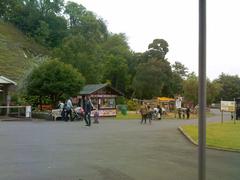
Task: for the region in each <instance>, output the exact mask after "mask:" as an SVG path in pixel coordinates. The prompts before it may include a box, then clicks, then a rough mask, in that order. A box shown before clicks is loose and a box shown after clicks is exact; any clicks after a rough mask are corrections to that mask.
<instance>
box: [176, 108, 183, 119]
mask: <svg viewBox="0 0 240 180" xmlns="http://www.w3.org/2000/svg"><path fill="white" fill-rule="evenodd" d="M177 111H178V118H179V119H181V116H182V112H181V111H182V109H181V108H178V109H177Z"/></svg>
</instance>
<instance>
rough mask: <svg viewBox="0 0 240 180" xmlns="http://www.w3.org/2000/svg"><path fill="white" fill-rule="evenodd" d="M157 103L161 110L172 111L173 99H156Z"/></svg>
mask: <svg viewBox="0 0 240 180" xmlns="http://www.w3.org/2000/svg"><path fill="white" fill-rule="evenodd" d="M157 101H158V104H160V106H161V107H162V108H165V109H166V111H172V110H174V106H175V99H173V98H169V97H158V98H157Z"/></svg>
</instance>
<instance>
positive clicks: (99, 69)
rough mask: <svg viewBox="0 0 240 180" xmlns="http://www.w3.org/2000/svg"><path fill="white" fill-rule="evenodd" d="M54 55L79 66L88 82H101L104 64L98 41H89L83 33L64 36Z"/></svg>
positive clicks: (67, 62)
mask: <svg viewBox="0 0 240 180" xmlns="http://www.w3.org/2000/svg"><path fill="white" fill-rule="evenodd" d="M53 56H55V57H57V58H59V59H60V61H62V62H64V63H66V64H71V65H72V66H73V67H75V68H77V69H78V70H79V71H80V72H81V73H82V75H83V76H84V77H85V78H86V82H87V83H88V84H92V83H99V82H101V80H102V76H103V64H104V63H103V56H102V49H101V47H100V45H99V44H98V43H96V42H94V41H92V42H91V41H88V40H87V39H86V38H85V37H84V36H83V35H82V34H76V35H71V36H68V37H66V38H64V40H63V43H62V45H61V46H60V47H59V48H56V49H55V50H54V53H53Z"/></svg>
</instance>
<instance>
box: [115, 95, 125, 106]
mask: <svg viewBox="0 0 240 180" xmlns="http://www.w3.org/2000/svg"><path fill="white" fill-rule="evenodd" d="M116 104H117V105H118V104H126V99H125V97H124V96H118V97H117V99H116Z"/></svg>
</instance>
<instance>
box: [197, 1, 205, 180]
mask: <svg viewBox="0 0 240 180" xmlns="http://www.w3.org/2000/svg"><path fill="white" fill-rule="evenodd" d="M198 76H199V88H198V101H199V117H198V118H199V119H198V143H199V147H198V179H199V180H205V179H206V152H205V151H206V150H205V146H206V114H205V107H206V0H199V74H198Z"/></svg>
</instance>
